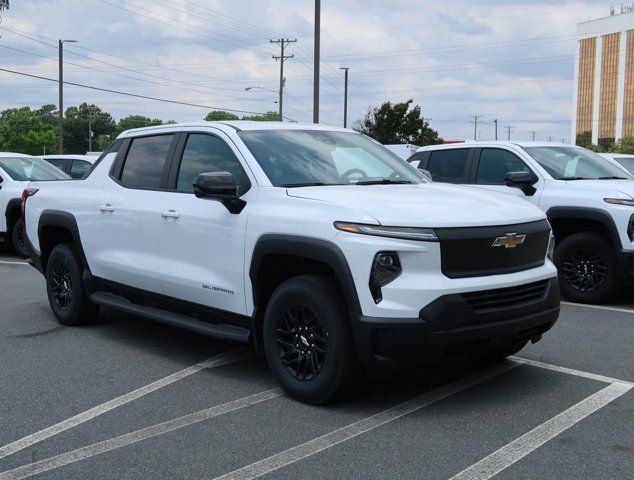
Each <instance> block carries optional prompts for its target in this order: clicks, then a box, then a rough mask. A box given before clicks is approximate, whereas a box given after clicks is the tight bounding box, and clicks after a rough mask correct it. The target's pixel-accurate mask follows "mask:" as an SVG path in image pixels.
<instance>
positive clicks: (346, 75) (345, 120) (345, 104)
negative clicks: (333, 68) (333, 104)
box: [339, 67, 350, 128]
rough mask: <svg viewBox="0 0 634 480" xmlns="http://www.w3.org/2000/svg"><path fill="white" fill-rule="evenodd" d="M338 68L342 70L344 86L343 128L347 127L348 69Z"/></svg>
mask: <svg viewBox="0 0 634 480" xmlns="http://www.w3.org/2000/svg"><path fill="white" fill-rule="evenodd" d="M339 70H343V72H344V87H343V128H348V70H350V68H349V67H339Z"/></svg>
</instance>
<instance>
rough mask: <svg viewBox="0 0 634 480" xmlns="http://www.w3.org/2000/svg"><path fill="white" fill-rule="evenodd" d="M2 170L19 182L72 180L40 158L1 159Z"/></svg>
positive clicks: (0, 166)
mask: <svg viewBox="0 0 634 480" xmlns="http://www.w3.org/2000/svg"><path fill="white" fill-rule="evenodd" d="M0 168H2V170H4V171H5V172H7V175H9V176H10V177H11V178H12V179H13V180H16V181H18V182H28V181H30V180H33V181H38V180H68V179H70V177H69V176H68V175H66V174H65V173H64V172H62V171H61V170H59V169H58V168H55V167H54V166H53V165H51V164H50V163H48V162H47V161H46V160H41V159H39V158H31V157H1V158H0Z"/></svg>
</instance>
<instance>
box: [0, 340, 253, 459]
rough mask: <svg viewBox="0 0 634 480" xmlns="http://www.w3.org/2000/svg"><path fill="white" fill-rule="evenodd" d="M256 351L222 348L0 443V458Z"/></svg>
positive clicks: (246, 356) (244, 357)
mask: <svg viewBox="0 0 634 480" xmlns="http://www.w3.org/2000/svg"><path fill="white" fill-rule="evenodd" d="M254 355H255V352H248V351H246V350H245V349H244V348H238V349H233V350H229V351H227V352H223V353H221V354H219V355H216V356H214V357H211V358H209V359H207V360H205V361H203V362H200V363H197V364H196V365H192V366H191V367H187V368H185V369H183V370H180V371H178V372H176V373H172V374H171V375H168V376H167V377H164V378H161V379H160V380H157V381H155V382H152V383H150V384H148V385H145V386H143V387H141V388H138V389H136V390H134V391H132V392H129V393H126V394H124V395H121V396H120V397H117V398H114V399H112V400H110V401H108V402H106V403H102V404H101V405H97V406H96V407H93V408H91V409H90V410H86V411H84V412H82V413H79V414H77V415H75V416H73V417H71V418H69V419H68V420H64V421H62V422H59V423H57V424H55V425H52V426H50V427H48V428H45V429H44V430H40V431H39V432H35V433H32V434H31V435H28V436H26V437H24V438H21V439H19V440H16V441H15V442H12V443H9V444H8V445H5V446H3V447H0V458H3V457H7V456H9V455H12V454H14V453H16V452H18V451H20V450H22V449H24V448H27V447H29V446H31V445H33V444H35V443H38V442H41V441H42V440H46V439H47V438H50V437H52V436H53V435H57V434H58V433H61V432H63V431H65V430H68V429H69V428H73V427H76V426H77V425H80V424H82V423H84V422H87V421H88V420H91V419H93V418H95V417H98V416H99V415H102V414H104V413H106V412H109V411H110V410H113V409H115V408H117V407H120V406H122V405H124V404H126V403H129V402H131V401H132V400H136V399H137V398H140V397H143V396H144V395H147V394H148V393H152V392H154V391H156V390H158V389H159V388H163V387H165V386H167V385H169V384H171V383H174V382H177V381H178V380H182V379H183V378H185V377H188V376H190V375H193V374H194V373H196V372H199V371H201V370H203V369H206V368H214V367H219V366H221V365H227V364H229V363H233V362H238V361H240V360H244V359H247V358H251V357H253V356H254Z"/></svg>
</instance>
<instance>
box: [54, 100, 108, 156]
mask: <svg viewBox="0 0 634 480" xmlns="http://www.w3.org/2000/svg"><path fill="white" fill-rule="evenodd" d="M89 123H90V130H91V131H92V135H93V137H92V138H93V145H92V149H93V150H94V149H95V148H97V141H96V140H97V139H98V138H99V137H100V136H101V135H110V134H112V133H113V132H114V130H115V127H116V124H115V121H114V119H113V118H112V116H111V115H110V114H109V113H106V112H104V111H103V110H101V108H99V107H98V106H97V105H89V104H87V103H82V104H81V105H79V107H69V108H68V109H66V113H65V120H64V153H81V154H83V153H86V152H87V151H88V148H89V142H88V135H89V129H88V125H89Z"/></svg>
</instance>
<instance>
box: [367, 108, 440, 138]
mask: <svg viewBox="0 0 634 480" xmlns="http://www.w3.org/2000/svg"><path fill="white" fill-rule="evenodd" d="M412 103H413V100H411V99H410V100H407V101H406V102H402V103H394V104H392V103H391V102H384V103H383V104H382V105H381V106H380V107H370V108H369V109H368V111H367V112H366V114H365V117H364V118H363V120H359V121H357V122H356V124H355V127H354V128H355V129H356V130H357V131H359V132H361V133H364V134H366V135H368V136H370V137H372V138H374V139H375V140H377V141H378V142H380V143H382V144H399V143H401V144H402V143H411V144H413V145H421V146H422V145H434V144H437V143H442V138H440V137H439V136H438V132H436V131H435V130H433V129H431V128H430V127H429V122H427V121H426V120H425V119H424V118H423V117H422V114H421V108H420V106H419V105H416V106H414V107H412Z"/></svg>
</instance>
